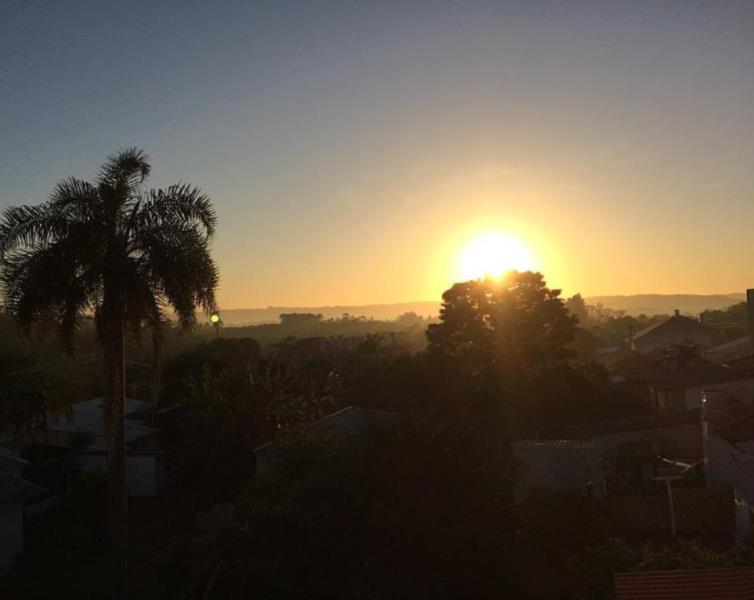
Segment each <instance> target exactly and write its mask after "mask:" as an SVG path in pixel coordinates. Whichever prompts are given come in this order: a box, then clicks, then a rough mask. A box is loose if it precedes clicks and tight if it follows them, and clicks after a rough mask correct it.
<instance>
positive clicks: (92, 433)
mask: <svg viewBox="0 0 754 600" xmlns="http://www.w3.org/2000/svg"><path fill="white" fill-rule="evenodd" d="M104 408H105V401H104V399H103V398H93V399H91V400H84V401H82V402H76V403H74V404H72V405H70V406H69V407H67V409H66V410H65V411H64V412H62V413H60V414H55V415H50V416H48V418H47V423H46V427H42V428H39V429H37V430H36V431H34V432H33V434H32V436H31V441H33V442H36V443H44V444H47V445H51V446H59V447H63V448H72V449H75V450H76V452H77V455H78V463H79V467H80V469H81V471H82V472H84V473H87V472H91V471H94V470H97V469H102V470H104V469H105V468H106V456H107V442H106V439H107V438H106V434H105V410H104ZM124 412H125V432H124V437H125V442H126V485H127V487H128V493H129V494H130V495H132V496H154V495H155V494H156V493H157V492H158V491H159V490H160V489H162V488H163V487H164V486H165V485H167V483H168V482H169V481H170V477H169V467H168V464H167V461H166V455H165V453H164V452H162V451H161V450H160V449H159V439H158V436H159V433H160V429H158V428H156V427H152V426H151V425H148V424H147V423H146V421H148V420H149V419H150V417H151V414H152V404H150V403H149V402H143V401H141V400H136V399H134V398H126V402H125V407H124Z"/></svg>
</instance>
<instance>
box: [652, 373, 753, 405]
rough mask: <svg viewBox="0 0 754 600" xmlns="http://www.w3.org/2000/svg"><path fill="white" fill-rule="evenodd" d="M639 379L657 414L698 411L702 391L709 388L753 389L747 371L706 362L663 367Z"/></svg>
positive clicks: (750, 376) (751, 378) (750, 377)
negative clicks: (642, 381) (643, 384)
mask: <svg viewBox="0 0 754 600" xmlns="http://www.w3.org/2000/svg"><path fill="white" fill-rule="evenodd" d="M642 379H643V380H644V381H645V382H646V383H647V385H648V386H649V392H650V402H651V406H650V408H651V410H652V412H654V413H655V414H658V415H664V414H672V413H681V412H687V411H698V410H699V409H700V408H701V406H702V391H703V390H705V389H708V388H710V387H715V388H730V389H735V388H745V387H751V388H752V389H754V376H752V374H751V373H750V372H747V371H743V370H739V369H734V368H732V367H730V366H728V365H724V364H717V363H707V362H699V363H697V364H687V365H679V366H678V367H676V368H667V367H666V368H663V369H659V370H657V371H653V372H651V373H645V374H644V375H643V376H642Z"/></svg>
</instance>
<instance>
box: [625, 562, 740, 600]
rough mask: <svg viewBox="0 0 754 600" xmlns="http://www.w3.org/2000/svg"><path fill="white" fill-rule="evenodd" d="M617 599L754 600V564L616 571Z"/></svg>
mask: <svg viewBox="0 0 754 600" xmlns="http://www.w3.org/2000/svg"><path fill="white" fill-rule="evenodd" d="M613 584H614V586H615V598H616V600H640V599H641V600H754V567H732V568H726V569H678V570H675V571H643V572H642V571H639V572H634V573H614V574H613Z"/></svg>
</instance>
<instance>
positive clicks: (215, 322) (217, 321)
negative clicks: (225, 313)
mask: <svg viewBox="0 0 754 600" xmlns="http://www.w3.org/2000/svg"><path fill="white" fill-rule="evenodd" d="M209 322H210V323H212V326H213V327H214V328H215V337H220V327H221V326H222V324H223V320H222V319H221V318H220V313H219V312H217V311H213V312H212V314H211V315H210V316H209Z"/></svg>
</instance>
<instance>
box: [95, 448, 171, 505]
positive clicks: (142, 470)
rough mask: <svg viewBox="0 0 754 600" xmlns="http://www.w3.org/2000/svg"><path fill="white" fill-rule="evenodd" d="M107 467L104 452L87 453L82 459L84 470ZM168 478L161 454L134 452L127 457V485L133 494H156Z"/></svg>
mask: <svg viewBox="0 0 754 600" xmlns="http://www.w3.org/2000/svg"><path fill="white" fill-rule="evenodd" d="M105 468H106V463H105V455H104V454H87V455H85V457H84V458H83V460H82V470H83V472H85V473H86V472H92V471H95V470H97V469H102V470H103V471H104V470H105ZM167 478H168V474H167V469H166V467H165V461H164V460H163V456H162V455H161V454H134V455H130V456H127V457H126V487H127V488H128V493H129V495H131V496H136V497H140V496H155V495H156V494H157V492H158V491H159V490H160V489H161V488H162V487H163V486H164V485H165V483H166V480H167Z"/></svg>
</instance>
